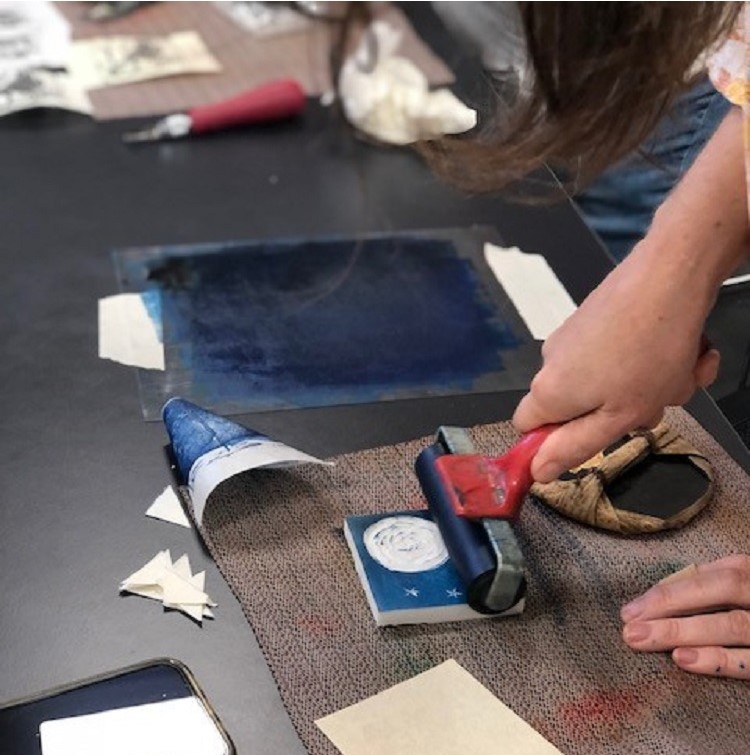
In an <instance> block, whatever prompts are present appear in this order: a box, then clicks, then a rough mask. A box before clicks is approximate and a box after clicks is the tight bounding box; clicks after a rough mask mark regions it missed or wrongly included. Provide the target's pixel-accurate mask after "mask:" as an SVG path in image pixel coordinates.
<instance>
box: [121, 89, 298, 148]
mask: <svg viewBox="0 0 750 755" xmlns="http://www.w3.org/2000/svg"><path fill="white" fill-rule="evenodd" d="M304 107H305V92H304V91H303V89H302V87H301V86H300V85H299V84H298V83H297V82H296V81H294V79H280V80H278V81H271V82H269V83H267V84H262V85H261V86H259V87H256V88H255V89H249V90H248V91H246V92H243V93H242V94H238V95H237V96H236V97H232V98H230V99H228V100H223V101H222V102H216V103H214V104H212V105H201V106H199V107H195V108H192V109H191V110H188V111H187V112H186V113H173V114H172V115H167V116H165V117H164V118H161V119H160V120H158V121H156V123H154V124H153V125H152V126H149V127H148V128H146V129H143V130H141V131H132V132H130V133H127V134H124V135H123V137H122V138H123V141H125V142H128V143H140V142H155V141H159V140H161V139H179V138H180V137H183V136H188V135H190V134H206V133H208V132H209V131H220V130H222V129H225V128H231V127H232V126H244V125H250V124H253V123H268V122H270V121H280V120H284V119H286V118H292V117H293V116H295V115H298V114H299V113H301V112H302V110H303V109H304Z"/></svg>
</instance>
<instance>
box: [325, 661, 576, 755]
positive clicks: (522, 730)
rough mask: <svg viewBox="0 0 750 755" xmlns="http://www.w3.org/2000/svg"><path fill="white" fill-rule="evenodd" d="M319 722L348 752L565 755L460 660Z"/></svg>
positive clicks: (348, 754)
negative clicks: (461, 663)
mask: <svg viewBox="0 0 750 755" xmlns="http://www.w3.org/2000/svg"><path fill="white" fill-rule="evenodd" d="M315 723H316V724H317V725H318V727H319V728H320V729H321V730H322V731H323V733H324V734H325V735H326V736H327V737H328V738H329V739H330V740H331V741H332V742H333V744H334V745H335V746H336V747H337V748H338V750H339V751H340V752H341V753H342V754H343V755H465V754H466V753H470V754H471V755H499V754H500V753H502V755H562V754H561V753H560V751H559V750H558V749H557V748H556V747H555V746H554V745H552V744H551V743H550V742H548V741H547V740H546V739H545V738H544V737H543V736H542V735H541V734H539V732H537V731H536V730H535V729H534V728H532V727H531V726H530V725H529V724H527V723H526V721H524V720H523V719H522V718H520V717H519V716H517V715H516V714H515V713H514V712H513V711H512V710H511V709H510V708H508V707H507V706H506V705H504V704H503V703H502V702H500V700H498V699H497V697H495V696H494V695H493V694H492V692H490V690H488V689H487V688H486V687H484V686H483V685H482V684H481V683H480V682H479V681H477V680H476V679H475V678H474V677H473V676H472V675H471V674H470V673H469V672H468V671H466V669H464V668H463V667H461V666H460V665H459V664H458V663H456V661H454V660H449V661H445V663H441V664H440V665H439V666H435V667H434V668H432V669H430V670H429V671H425V672H424V673H422V674H418V675H417V676H415V677H413V678H412V679H408V680H407V681H405V682H402V683H401V684H397V685H396V686H395V687H391V688H390V689H387V690H385V691H384V692H380V693H379V694H377V695H374V696H373V697H370V698H368V699H366V700H363V701H362V702H359V703H356V704H355V705H350V706H349V707H348V708H344V709H343V710H340V711H338V712H337V713H332V714H331V715H329V716H326V717H325V718H321V719H318V720H317V721H316V722H315Z"/></svg>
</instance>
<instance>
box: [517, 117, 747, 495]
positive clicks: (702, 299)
mask: <svg viewBox="0 0 750 755" xmlns="http://www.w3.org/2000/svg"><path fill="white" fill-rule="evenodd" d="M744 165H745V158H744V147H743V141H742V117H741V113H739V112H731V113H730V114H729V115H728V116H727V117H726V118H725V120H724V121H723V122H722V124H721V126H719V128H718V130H717V131H716V133H715V135H714V136H713V138H712V139H711V140H710V142H709V143H708V144H707V145H706V147H705V148H704V150H703V152H702V153H701V155H700V156H699V157H698V159H697V160H696V162H695V163H694V164H693V166H692V167H691V169H690V170H689V171H688V173H687V174H686V175H685V177H684V178H683V180H682V181H681V182H680V184H679V186H678V187H677V188H676V189H675V190H674V192H673V193H672V194H671V195H670V196H669V197H668V198H667V200H666V201H665V202H664V204H663V205H662V206H661V208H660V209H659V210H658V212H657V213H656V217H655V218H654V221H653V223H652V226H651V229H650V230H649V233H648V234H647V235H646V238H644V239H643V241H642V242H641V243H640V244H638V245H637V246H636V248H635V249H634V250H633V251H632V252H631V254H630V255H629V256H628V257H627V258H626V259H625V260H624V261H623V262H622V263H621V264H620V265H618V267H617V268H615V270H613V271H612V273H610V274H609V275H608V276H607V277H606V278H605V280H604V281H603V282H602V283H601V285H600V286H599V287H598V288H597V289H596V290H595V291H593V292H592V293H591V294H590V295H589V296H588V297H587V299H586V300H585V301H584V302H583V304H582V305H581V306H580V308H579V309H578V310H577V311H576V312H575V313H574V314H573V315H572V316H571V317H569V318H568V320H566V321H565V322H564V323H563V324H562V325H561V326H560V327H559V328H558V329H557V330H556V331H555V332H554V333H552V335H551V336H550V337H549V338H548V339H547V341H546V343H545V344H544V347H543V350H542V354H543V357H544V364H543V366H542V369H541V370H540V371H539V373H538V374H537V375H536V377H535V378H534V380H533V382H532V384H531V390H530V392H529V393H528V394H527V395H526V396H525V397H524V398H523V400H522V401H521V403H520V404H519V406H518V409H517V410H516V413H515V416H514V422H515V423H516V425H517V427H518V429H519V430H521V431H527V430H531V429H533V428H535V427H538V426H540V425H543V424H549V423H562V426H561V428H560V429H558V430H556V431H555V432H554V433H552V435H551V436H550V437H549V438H548V439H547V441H546V442H545V443H544V445H543V446H542V447H541V449H540V450H539V453H538V454H537V456H536V458H535V459H534V463H533V466H532V472H533V474H534V477H535V479H537V480H539V481H540V482H547V481H549V480H552V479H554V478H555V477H556V476H557V475H559V474H560V473H561V472H563V471H564V470H566V469H570V468H571V467H574V466H576V465H578V464H581V463H583V462H584V461H586V460H587V459H588V458H590V457H591V456H592V455H593V454H595V453H596V452H597V451H599V450H600V449H602V448H604V447H605V446H607V445H609V444H610V443H612V442H614V441H615V440H617V439H618V438H619V437H620V436H621V435H622V434H624V433H625V432H627V431H630V430H633V429H634V428H636V427H641V426H648V427H651V426H653V425H654V424H655V423H656V422H658V421H659V419H660V418H661V416H662V413H663V411H664V408H665V407H666V406H669V405H678V404H682V403H684V402H685V401H687V400H688V399H689V398H690V396H691V395H692V393H693V391H694V390H695V389H696V387H700V386H706V385H708V384H709V383H710V382H712V380H713V379H714V377H715V375H716V370H717V369H718V353H717V352H715V351H713V350H709V351H705V350H704V349H703V347H702V346H701V336H702V332H703V327H704V325H705V319H706V317H707V315H708V313H709V311H710V309H711V307H712V305H713V302H714V300H715V298H716V293H717V291H718V288H719V286H720V285H721V282H722V281H723V280H724V279H725V278H726V277H727V276H728V275H729V274H730V273H731V272H732V271H733V270H734V268H735V267H736V266H737V264H738V263H739V262H740V261H741V260H742V259H743V257H744V256H745V255H746V250H747V239H748V212H747V188H746V180H745V169H744Z"/></svg>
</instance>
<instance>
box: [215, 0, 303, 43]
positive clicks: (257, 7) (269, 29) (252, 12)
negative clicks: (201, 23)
mask: <svg viewBox="0 0 750 755" xmlns="http://www.w3.org/2000/svg"><path fill="white" fill-rule="evenodd" d="M214 6H215V7H216V8H217V10H219V11H221V12H222V13H224V14H225V15H226V16H227V17H228V18H231V19H232V21H234V23H236V24H237V25H238V26H240V27H241V28H243V29H246V30H247V31H249V32H251V33H252V34H254V35H255V36H256V37H276V36H279V35H280V34H294V33H297V32H301V31H305V30H306V29H307V28H308V27H309V26H310V23H311V21H310V19H309V18H308V17H307V16H305V15H304V14H303V13H301V12H298V11H296V10H295V9H294V8H293V7H289V6H288V5H287V4H286V3H267V2H257V3H254V2H222V1H221V0H220V1H219V2H215V3H214Z"/></svg>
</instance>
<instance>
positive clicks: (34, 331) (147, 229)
mask: <svg viewBox="0 0 750 755" xmlns="http://www.w3.org/2000/svg"><path fill="white" fill-rule="evenodd" d="M126 125H127V124H124V123H107V124H96V123H94V122H92V121H90V120H88V119H86V118H82V117H74V116H62V115H59V114H58V115H54V114H44V113H30V114H27V115H25V116H18V117H12V118H8V119H5V120H4V121H3V122H2V123H1V124H0V156H1V157H2V165H3V170H4V179H3V189H2V192H0V228H2V233H1V234H0V303H1V306H2V309H3V317H2V319H1V320H0V333H1V336H0V338H1V341H0V343H2V360H0V373H1V374H2V394H1V395H2V399H1V401H2V404H1V406H0V428H1V430H2V435H1V437H2V443H3V448H2V454H0V485H1V488H0V489H1V490H2V493H1V494H0V599H1V600H2V604H3V609H2V612H1V618H0V702H2V701H6V700H9V699H12V698H17V697H20V696H24V695H27V694H31V693H34V692H37V691H40V690H43V689H45V688H49V687H52V686H55V685H58V684H62V683H65V682H69V681H71V680H74V679H77V678H81V677H86V676H89V675H92V674H96V673H99V672H102V671H105V670H108V669H114V668H117V667H120V666H124V665H127V664H131V663H134V662H137V661H140V660H143V659H146V658H152V657H159V656H169V657H174V658H177V659H180V660H182V661H184V662H185V663H186V664H187V665H188V666H189V667H190V668H191V669H192V670H193V671H194V673H195V675H196V676H197V679H198V681H199V683H200V684H201V685H202V686H203V688H204V689H205V691H206V693H207V695H208V696H209V698H210V699H211V701H212V702H213V704H214V706H215V707H216V709H217V711H218V713H219V715H220V717H221V718H222V720H223V721H224V722H225V724H226V726H227V728H228V730H229V732H230V734H231V736H232V737H233V739H234V740H235V742H236V745H237V748H238V751H239V752H240V753H243V754H245V753H246V754H248V755H249V754H250V753H252V754H253V755H266V754H269V755H270V754H271V753H274V754H277V753H302V752H303V751H304V750H303V747H302V745H301V743H300V742H299V740H298V738H297V736H296V734H295V732H294V730H293V729H292V727H291V725H290V722H289V720H288V718H287V715H286V713H285V711H284V709H283V706H282V704H281V701H280V698H279V696H278V693H277V690H276V687H275V685H274V682H273V680H272V678H271V676H270V673H269V671H268V669H267V667H266V665H265V663H264V660H263V657H262V655H261V653H260V650H259V648H258V646H257V644H256V642H255V639H254V637H253V634H252V631H251V629H250V627H249V626H248V624H247V623H246V622H245V619H244V617H243V615H242V613H241V610H240V608H239V605H238V604H237V602H236V601H235V599H234V597H233V596H232V594H231V593H230V591H229V589H228V587H227V586H226V584H225V583H224V582H223V580H222V578H221V576H220V574H219V573H218V571H217V570H216V568H215V566H214V565H213V563H212V562H211V561H210V559H208V558H207V557H206V555H205V554H204V552H203V550H202V548H201V545H200V543H199V541H198V539H197V537H196V535H195V533H194V532H192V531H188V530H184V529H181V528H178V527H176V526H174V525H170V524H166V523H162V522H158V521H154V520H151V519H148V518H146V517H145V516H144V511H145V509H146V508H147V506H148V505H149V504H150V503H151V501H152V500H153V499H154V497H155V496H156V495H157V494H158V493H159V492H160V491H161V490H162V489H163V488H164V486H165V485H167V484H168V483H169V482H170V481H171V478H170V472H169V469H168V466H167V464H166V462H165V456H164V445H165V442H166V437H165V433H164V431H163V428H162V426H161V424H160V423H146V422H144V421H143V420H142V419H141V413H140V406H139V399H138V393H137V386H136V379H135V376H134V374H133V371H132V370H131V369H130V368H127V367H123V366H121V365H117V364H114V363H112V362H108V361H103V360H100V359H98V357H97V300H98V299H99V298H100V297H103V296H106V295H109V294H112V293H116V290H117V289H116V282H115V276H114V270H113V265H112V261H111V257H110V252H111V250H112V249H115V248H118V247H125V246H137V245H153V244H174V243H191V242H200V241H216V240H225V239H242V238H247V239H258V238H268V237H274V236H290V235H293V236H299V235H308V234H309V235H323V234H328V233H344V234H354V233H359V232H365V231H389V230H399V229H420V228H435V227H456V226H466V225H470V224H473V223H489V224H493V225H495V226H496V228H497V229H498V231H499V233H500V234H501V236H502V238H503V239H504V240H505V242H506V243H508V244H515V245H519V246H520V247H521V248H523V249H524V250H527V251H536V252H540V253H542V254H544V255H545V256H546V257H547V259H548V260H549V262H550V264H551V265H552V267H553V268H554V270H555V271H556V273H557V275H558V276H559V277H560V279H561V280H562V281H563V283H564V284H565V285H566V286H567V288H568V290H569V291H570V293H571V295H572V296H573V297H574V298H575V299H576V300H579V301H580V300H581V299H582V298H583V297H584V296H585V295H586V294H587V292H588V291H589V290H590V289H591V288H592V287H594V286H595V285H596V284H597V282H598V281H599V280H600V279H601V278H602V277H603V276H604V275H605V274H606V272H607V271H608V270H609V269H610V262H609V260H608V259H607V257H606V255H605V254H604V253H603V251H602V249H601V248H600V246H599V245H598V243H597V241H596V240H595V239H594V238H593V237H592V236H591V235H590V234H589V233H588V231H587V230H586V228H585V226H584V225H583V223H582V221H581V220H580V218H579V217H578V215H577V213H576V212H575V211H574V210H573V208H572V207H571V206H570V205H568V204H566V203H563V204H558V205H556V206H553V207H529V206H517V205H512V204H507V203H505V202H503V201H501V200H500V199H497V198H481V199H479V198H472V199H469V198H466V197H464V196H462V195H460V194H458V193H456V192H454V191H452V190H450V189H448V188H447V187H445V186H442V185H440V184H438V183H437V182H436V181H435V180H434V179H433V177H432V176H431V174H430V173H429V171H428V170H427V169H426V168H425V167H424V166H423V165H422V164H421V162H420V161H419V159H418V158H417V157H416V156H415V155H413V154H412V153H410V152H409V151H408V150H397V149H381V148H375V147H372V146H368V145H365V144H362V143H358V142H356V141H355V140H352V139H351V138H350V137H349V136H348V135H347V134H346V133H345V132H342V131H341V129H339V128H338V127H337V126H336V124H335V119H334V117H333V116H332V114H331V113H329V112H328V111H325V110H323V109H322V108H320V107H319V106H318V105H317V104H315V103H310V107H309V108H308V111H307V113H306V114H305V115H304V117H302V118H301V119H299V120H298V121H296V122H294V123H289V124H285V125H279V126H274V127H268V128H258V129H254V130H252V131H244V132H240V131H237V132H232V133H226V134H223V135H220V136H216V137H213V138H203V139H195V140H188V141H183V142H179V143H169V144H161V145H154V146H151V147H145V148H141V149H129V148H126V147H125V146H123V145H122V144H121V142H120V138H119V137H120V134H121V133H122V132H123V131H124V130H125V128H126ZM518 398H519V395H518V394H513V393H510V394H498V395H477V396H463V397H457V398H447V399H430V400H419V401H397V402H391V403H383V404H379V405H369V406H358V407H336V408H331V409H315V410H301V411H284V412H275V413H266V414H258V415H254V416H251V417H250V416H245V417H241V418H240V420H241V421H245V422H246V423H247V424H250V425H251V426H254V427H255V428H256V429H258V430H261V431H265V432H268V433H269V434H272V435H274V436H276V437H278V438H281V439H283V440H284V441H286V442H288V443H289V444H291V445H294V446H298V447H300V448H302V449H306V450H311V451H314V452H316V453H318V454H319V455H331V454H335V453H339V452H343V451H349V450H354V449H358V448H364V447H368V446H374V445H378V444H382V443H388V442H395V441H400V440H406V439H410V438H414V437H418V436H421V435H427V434H430V433H432V432H433V431H434V429H435V428H436V426H437V425H439V424H441V423H450V424H467V425H470V424H474V423H479V422H488V421H493V420H498V419H504V418H507V417H508V416H510V413H511V411H512V408H513V407H514V405H515V403H516V402H517V400H518ZM694 409H695V411H696V413H697V415H698V416H699V418H700V419H701V420H702V421H703V422H704V424H706V426H708V427H709V429H711V430H712V431H713V432H714V433H715V434H716V435H717V436H718V437H719V438H720V440H722V441H723V442H724V443H725V445H726V446H727V447H728V448H729V449H730V450H731V451H732V452H733V453H734V454H735V456H736V457H737V458H738V459H739V460H740V461H742V462H743V463H745V464H747V454H746V451H745V449H744V446H742V445H741V444H740V443H739V441H738V440H737V438H736V436H734V435H733V433H732V431H731V428H729V426H728V425H727V424H726V423H725V422H724V421H723V419H722V417H721V415H720V414H719V413H718V412H717V411H716V409H715V407H714V406H713V404H712V402H711V401H710V400H709V399H708V398H707V397H706V396H700V397H698V399H697V401H696V402H695V404H694ZM749 468H750V467H749ZM164 548H170V549H171V551H172V554H173V556H175V557H176V556H178V555H180V554H182V553H188V554H189V556H190V559H191V561H192V563H193V565H194V566H195V567H196V568H198V569H204V568H205V569H206V570H207V589H208V591H209V592H210V593H211V595H212V596H213V597H214V598H215V599H216V600H217V602H218V604H219V606H218V608H217V609H216V617H217V618H216V620H215V621H214V622H210V621H209V622H206V623H205V624H204V626H203V627H202V628H201V627H199V626H197V625H196V624H194V623H193V622H191V621H190V620H189V619H187V618H185V617H184V616H182V615H180V614H178V613H175V612H164V611H163V610H162V609H161V608H160V607H159V606H158V605H157V604H156V603H154V602H152V601H147V600H144V599H141V598H138V597H121V596H119V595H118V584H119V582H120V581H121V580H122V579H123V578H124V577H125V576H127V575H128V574H130V573H131V572H132V571H134V570H135V569H136V568H138V567H140V566H141V565H142V564H143V563H144V562H145V561H146V560H148V559H149V558H151V557H152V556H153V555H154V554H155V553H156V552H157V551H158V550H161V549H164Z"/></svg>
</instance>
